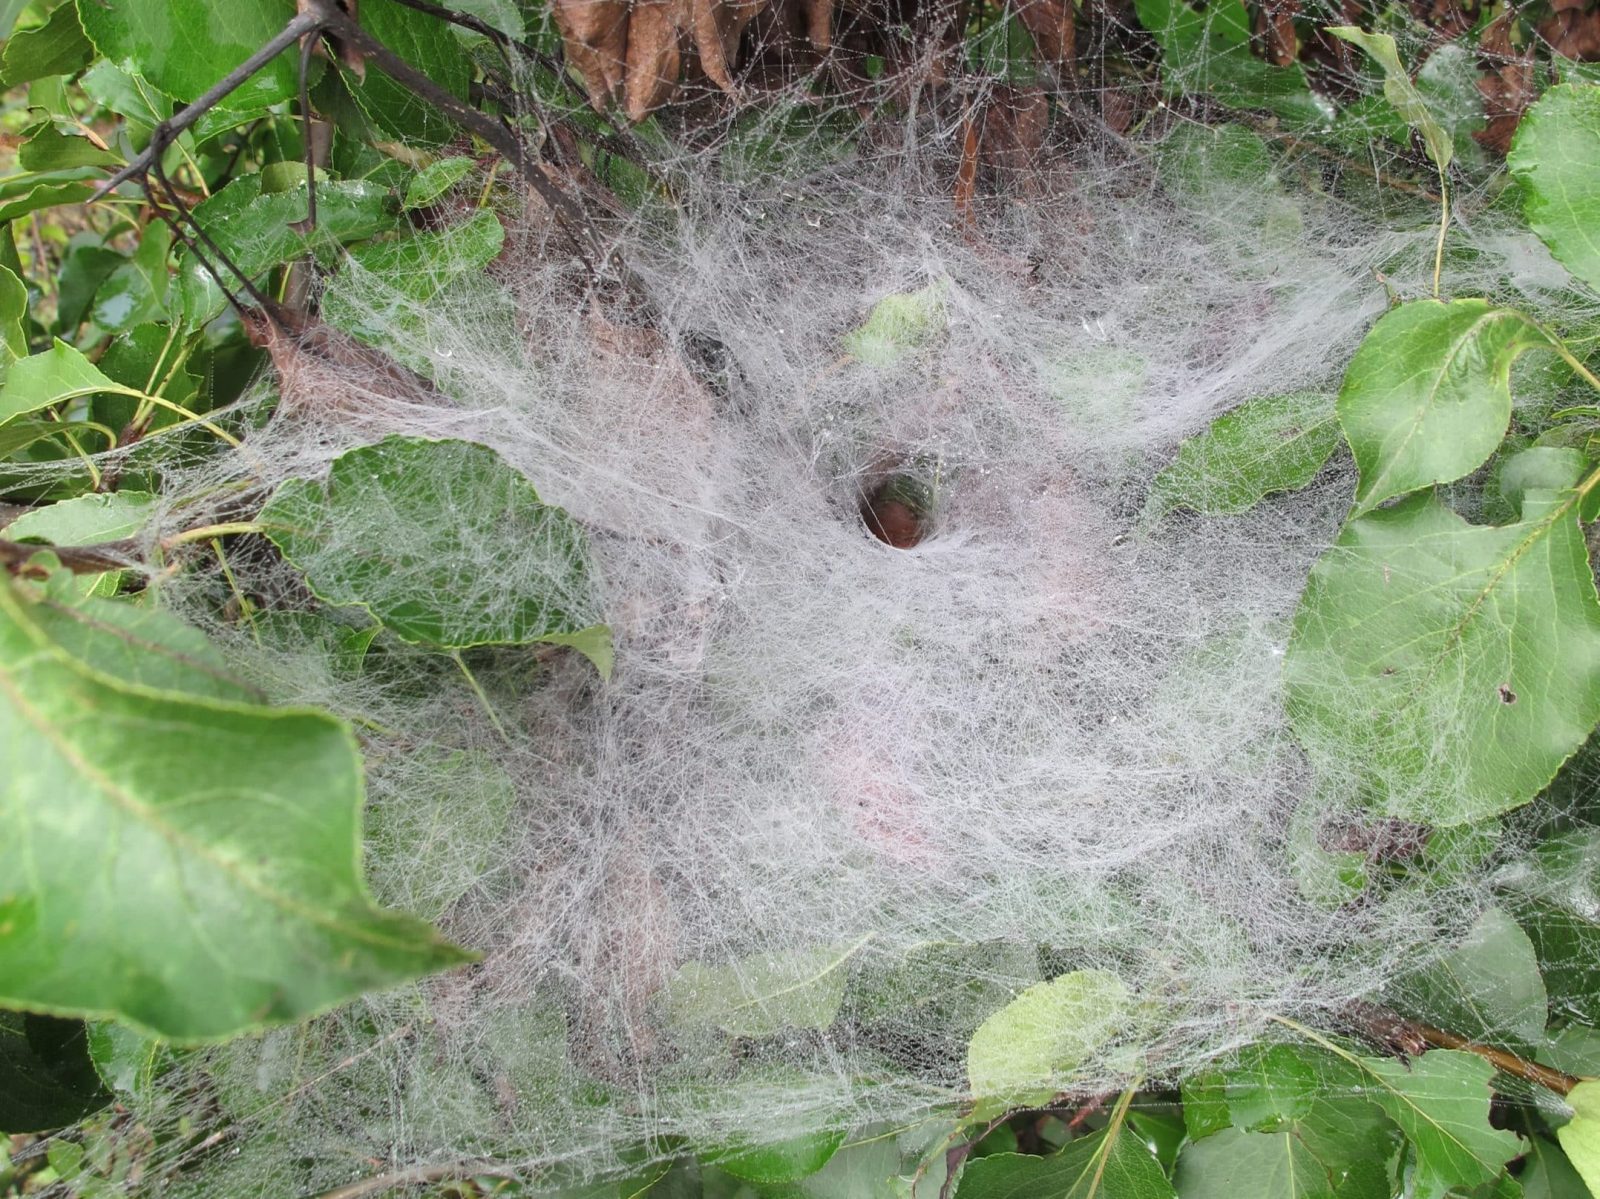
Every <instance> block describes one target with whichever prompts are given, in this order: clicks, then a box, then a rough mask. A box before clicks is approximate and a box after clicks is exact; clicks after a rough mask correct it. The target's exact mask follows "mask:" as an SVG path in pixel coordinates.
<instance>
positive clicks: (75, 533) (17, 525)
mask: <svg viewBox="0 0 1600 1199" xmlns="http://www.w3.org/2000/svg"><path fill="white" fill-rule="evenodd" d="M7 427H8V428H9V427H10V426H7ZM155 506H156V501H155V497H154V496H152V495H149V494H147V493H145V492H142V491H114V492H107V493H94V494H89V495H79V496H74V497H73V498H72V499H69V500H61V501H59V502H57V503H54V504H49V505H46V506H45V507H42V508H33V509H30V510H29V511H27V512H24V513H23V514H22V515H21V516H19V517H17V518H16V520H14V521H12V522H11V523H10V524H9V525H7V526H6V527H5V530H4V533H3V535H4V536H5V537H8V538H10V539H11V540H12V541H42V542H44V543H46V544H47V545H93V544H95V543H96V542H100V541H116V540H119V539H120V538H123V537H132V536H133V535H134V534H135V533H137V532H138V531H139V530H140V529H142V528H144V526H145V524H146V523H147V522H148V521H149V519H150V517H151V515H152V514H153V513H154V512H155ZM107 573H108V574H109V575H111V576H112V578H111V579H110V580H109V581H107V582H105V583H104V585H103V589H102V580H105V579H106V575H94V574H83V575H77V576H75V577H74V579H73V585H74V587H75V588H76V589H77V590H79V591H82V592H85V593H87V592H89V591H95V592H96V594H109V593H111V592H114V591H115V590H116V582H117V579H118V578H119V577H120V576H121V574H122V572H121V571H110V572H107ZM134 611H137V610H136V609H132V608H130V612H134Z"/></svg>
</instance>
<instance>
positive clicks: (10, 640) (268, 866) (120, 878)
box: [0, 575, 468, 1040]
mask: <svg viewBox="0 0 1600 1199" xmlns="http://www.w3.org/2000/svg"><path fill="white" fill-rule="evenodd" d="M57 579H59V575H57V576H54V577H53V578H52V579H51V580H50V581H49V583H47V584H46V585H45V586H36V585H33V584H24V583H19V582H6V583H4V584H3V585H0V707H3V708H4V709H5V719H4V721H3V723H0V727H3V728H5V729H7V730H8V733H7V735H5V736H4V737H3V738H0V777H3V778H4V779H5V785H4V789H3V791H0V805H3V806H0V811H3V814H4V820H5V822H6V828H7V829H8V836H7V837H6V838H5V839H3V840H0V1003H8V1004H14V1005H26V1006H28V1007H30V1008H34V1009H37V1010H41V1011H48V1012H52V1013H58V1014H75V1015H85V1016H97V1017H114V1018H118V1019H123V1020H126V1021H128V1022H129V1023H131V1024H134V1025H136V1026H138V1027H140V1028H143V1029H147V1030H149V1031H151V1032H154V1033H157V1034H159V1035H161V1036H165V1037H170V1038H174V1039H182V1040H194V1039H204V1038H213V1037H223V1036H229V1035H232V1034H235V1033H238V1032H241V1031H244V1030H246V1029H250V1028H257V1027H260V1026H262V1025H264V1024H274V1023H282V1022H286V1021H291V1020H298V1019H302V1018H304V1017H306V1016H308V1015H311V1014H314V1013H316V1012H319V1011H322V1010H324V1009H326V1008H328V1007H331V1006H333V1005H334V1004H337V1003H341V1002H343V1001H345V1000H347V999H349V998H351V997H353V996H355V995H357V994H360V993H361V992H363V991H366V990H371V989H375V988H378V987H383V986H389V985H393V984H395V983H398V982H402V981H405V980H407V979H410V978H415V977H417V976H418V975H421V974H425V973H428V972H431V971H434V970H440V969H444V968H447V967H449V966H452V965H455V964H457V963H459V962H462V961H464V960H467V957H468V955H466V954H464V953H463V952H462V951H461V950H459V949H457V948H456V947H455V946H453V945H450V944H448V943H447V942H445V941H442V940H441V939H439V938H438V936H437V935H436V934H435V933H434V932H433V930H432V929H430V928H429V927H428V926H427V925H425V924H423V923H421V922H420V921H417V920H414V919H411V918H410V917H405V916H400V915H397V914H395V913H392V912H385V911H383V910H381V909H379V908H376V907H374V906H373V904H372V902H371V899H370V898H369V896H368V894H367V891H366V888H365V886H364V885H363V883H362V881H361V875H360V868H359V858H358V853H359V845H360V810H361V802H362V795H361V763H360V758H359V755H358V754H357V751H356V748H355V742H354V738H353V737H352V736H351V733H350V730H349V729H348V727H347V726H345V725H343V724H341V723H340V722H338V721H336V720H334V719H333V718H331V717H329V716H327V715H325V714H323V713H320V712H314V711H307V710H294V709H273V708H265V707H260V706H257V705H253V704H245V703H238V702H226V701H222V700H218V699H214V698H211V696H212V695H213V694H215V691H216V689H217V681H216V679H215V677H214V676H213V675H212V674H211V673H209V672H208V671H206V670H205V669H204V667H203V666H199V665H193V664H190V663H188V662H186V661H185V660H183V659H182V658H181V657H178V656H176V655H173V654H170V653H168V654H159V655H158V654H149V655H146V654H143V653H141V652H137V651H138V648H139V647H137V646H135V645H134V644H133V643H132V642H131V641H130V640H129V638H128V637H127V636H125V635H124V633H125V630H124V629H123V628H122V627H121V626H120V622H121V621H122V620H124V619H125V615H124V613H125V610H126V609H127V607H128V605H126V604H121V603H117V602H115V601H110V600H89V601H79V602H77V603H70V602H69V596H70V592H66V593H64V591H63V588H62V587H61V586H60V585H59V584H58V583H57V582H56V580H57ZM61 630H71V633H72V636H73V637H74V638H75V640H74V641H72V642H71V643H70V644H69V643H68V641H67V640H66V639H65V638H64V637H62V636H58V632H59V631H61ZM147 658H150V659H159V661H158V664H157V666H156V667H155V668H154V669H150V668H148V667H147V666H146V665H145V661H146V659H147ZM157 677H159V678H160V680H161V683H160V684H159V685H157V686H152V685H150V680H152V679H155V678H157Z"/></svg>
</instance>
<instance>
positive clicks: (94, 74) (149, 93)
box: [78, 58, 172, 130]
mask: <svg viewBox="0 0 1600 1199" xmlns="http://www.w3.org/2000/svg"><path fill="white" fill-rule="evenodd" d="M78 85H79V86H80V87H82V88H83V90H84V92H85V93H86V94H87V95H88V97H89V98H90V99H91V100H93V101H94V102H95V103H96V104H98V105H100V107H102V108H108V109H110V110H111V111H112V112H114V113H116V114H117V115H118V116H120V117H126V118H127V119H128V120H129V121H130V122H132V123H133V124H134V125H138V126H143V127H144V128H145V129H146V130H151V129H154V128H155V127H156V126H157V125H158V124H160V123H161V122H162V121H164V120H166V119H167V118H168V117H170V116H171V115H172V97H171V96H168V95H166V94H165V93H163V92H162V91H161V89H160V88H158V87H156V86H155V85H153V84H152V83H151V82H150V81H149V80H148V79H145V78H143V77H142V76H139V75H134V74H131V73H129V72H127V71H124V70H123V69H122V68H121V67H118V66H116V65H115V64H113V63H109V62H107V61H106V60H105V59H103V58H102V59H100V60H99V61H98V62H96V63H95V64H94V65H93V66H92V67H90V68H89V69H88V70H87V71H85V72H84V73H83V78H82V79H80V80H78Z"/></svg>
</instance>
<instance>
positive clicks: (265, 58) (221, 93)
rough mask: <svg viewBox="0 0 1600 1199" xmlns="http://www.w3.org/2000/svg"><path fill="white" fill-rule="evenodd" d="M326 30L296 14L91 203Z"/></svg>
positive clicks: (308, 15)
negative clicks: (305, 41)
mask: <svg viewBox="0 0 1600 1199" xmlns="http://www.w3.org/2000/svg"><path fill="white" fill-rule="evenodd" d="M322 27H323V16H322V15H321V14H320V13H318V12H314V11H306V12H300V13H296V14H295V15H294V16H293V17H292V18H291V19H290V20H289V23H288V24H287V25H285V26H284V27H283V28H282V29H281V30H279V31H278V33H276V34H275V35H273V37H272V38H271V39H270V40H269V41H268V42H267V44H266V45H264V46H262V47H261V49H259V50H257V51H256V52H255V53H254V54H252V55H251V56H250V57H249V58H247V59H245V60H244V61H243V62H242V63H240V64H239V65H238V66H236V67H234V68H233V70H231V71H229V72H228V73H227V74H226V75H224V76H223V77H222V78H221V79H220V80H218V81H217V82H216V83H215V84H213V85H212V86H211V87H210V88H209V89H208V90H207V91H206V92H205V94H204V95H202V96H201V97H200V98H199V99H198V100H196V101H194V103H192V104H190V105H189V106H188V107H186V108H184V109H182V110H181V111H179V112H177V113H175V114H173V115H172V116H171V117H169V118H168V119H167V120H165V121H162V122H161V123H160V124H159V125H157V126H156V127H155V131H154V132H153V133H152V134H151V135H150V144H149V145H148V146H146V147H145V148H144V150H143V152H142V153H140V154H137V155H135V156H134V158H133V159H132V160H131V161H130V162H129V163H128V165H127V166H125V167H123V168H122V169H121V170H120V171H118V172H117V173H116V174H115V175H113V176H111V178H109V179H107V180H106V181H105V182H104V183H102V184H101V185H100V186H99V187H97V188H95V190H94V194H93V195H91V196H90V197H89V198H90V199H91V200H103V199H105V198H106V197H107V196H109V195H110V194H111V193H112V192H114V191H115V190H116V189H117V188H119V187H121V186H122V185H123V184H124V183H127V182H128V181H129V180H131V179H142V178H143V177H144V176H145V175H146V174H148V173H149V171H150V168H151V167H152V166H154V165H155V164H156V163H158V162H160V161H161V156H162V154H164V153H166V149H167V147H168V146H170V145H171V144H172V143H173V142H174V141H175V140H176V139H177V137H178V135H179V134H180V133H182V132H183V131H184V130H186V129H188V128H189V127H190V126H191V125H193V124H194V123H195V122H196V121H198V120H199V119H200V118H201V117H203V116H205V115H206V113H208V112H210V111H211V110H212V109H213V108H215V107H216V106H217V105H218V104H220V103H221V102H222V101H223V100H225V99H227V97H228V96H229V95H231V94H232V93H233V92H235V91H237V90H238V89H239V88H240V87H242V86H243V85H244V84H245V83H246V82H247V81H248V80H249V79H250V77H251V76H252V75H254V74H255V73H256V72H257V71H259V70H260V69H261V68H262V67H264V66H266V65H267V64H268V63H269V62H271V61H272V60H273V59H274V58H276V57H278V55H280V54H282V53H283V52H284V51H285V50H287V49H288V48H289V47H290V46H292V45H294V44H295V43H296V42H297V41H299V40H300V39H301V38H303V37H306V36H308V35H310V34H313V33H316V32H317V31H318V30H319V29H321V28H322Z"/></svg>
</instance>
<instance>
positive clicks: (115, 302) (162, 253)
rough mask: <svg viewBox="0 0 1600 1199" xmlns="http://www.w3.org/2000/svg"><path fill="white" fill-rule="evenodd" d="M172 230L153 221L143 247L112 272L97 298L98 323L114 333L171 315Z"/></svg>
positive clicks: (142, 240)
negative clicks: (169, 261) (169, 263)
mask: <svg viewBox="0 0 1600 1199" xmlns="http://www.w3.org/2000/svg"><path fill="white" fill-rule="evenodd" d="M171 249H172V230H171V229H169V228H168V227H167V226H166V225H165V224H163V223H162V222H160V221H151V222H150V223H149V224H148V225H146V226H145V227H144V229H143V231H142V233H141V235H140V239H139V248H138V249H137V250H135V251H134V252H133V256H132V257H131V258H129V259H128V261H127V262H125V263H124V264H123V265H121V266H119V267H118V268H117V269H116V270H114V271H112V272H111V274H110V276H109V277H108V278H107V279H106V281H105V282H104V283H102V284H101V285H100V289H99V291H97V292H96V293H95V297H94V323H95V324H97V325H99V326H100V327H101V328H102V329H104V330H106V331H107V332H110V333H120V332H122V331H123V330H125V329H131V328H133V327H134V326H135V325H143V324H147V323H149V322H151V321H157V320H161V319H163V318H164V317H165V316H166V315H167V310H166V300H167V284H168V282H169V280H170V279H171V274H170V273H169V272H168V270H167V255H168V253H169V252H170V251H171Z"/></svg>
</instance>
